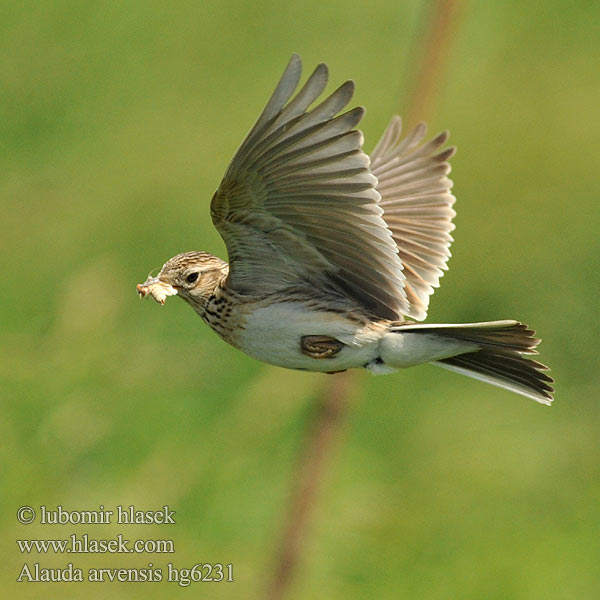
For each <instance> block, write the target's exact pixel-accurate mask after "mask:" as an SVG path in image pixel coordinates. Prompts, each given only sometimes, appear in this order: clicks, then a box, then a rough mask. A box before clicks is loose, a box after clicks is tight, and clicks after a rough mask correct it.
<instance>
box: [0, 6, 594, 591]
mask: <svg viewBox="0 0 600 600" xmlns="http://www.w3.org/2000/svg"><path fill="white" fill-rule="evenodd" d="M428 7H429V4H428V3H423V2H416V1H411V2H401V3H399V2H397V1H395V0H373V1H372V2H370V3H368V5H367V4H363V3H348V2H338V1H335V2H326V3H324V2H321V1H319V2H317V1H314V0H313V1H308V2H300V3H287V2H283V3H282V2H275V1H269V0H258V1H256V2H253V3H243V2H232V1H222V2H219V3H217V2H201V3H199V2H175V3H170V2H169V3H167V2H156V1H154V2H149V1H143V2H142V1H139V0H138V1H130V2H122V3H117V2H74V1H72V0H71V1H67V0H64V1H56V2H15V1H9V2H5V3H3V4H2V7H1V8H0V32H1V35H0V48H1V52H0V90H1V92H0V173H1V175H0V198H1V200H0V201H1V206H2V212H1V214H2V218H1V220H0V227H1V237H0V244H1V245H2V256H3V260H2V264H3V274H2V275H3V277H2V279H3V284H2V301H1V304H0V306H1V311H2V315H1V328H2V339H1V351H2V362H1V379H2V381H1V389H2V392H1V394H2V403H1V405H0V460H1V463H2V464H1V484H0V485H1V495H0V508H1V522H0V532H1V536H0V537H1V542H0V544H1V553H2V558H3V560H2V567H1V569H2V571H3V573H2V575H3V583H2V589H3V594H6V597H7V598H8V597H11V598H13V597H14V598H50V597H56V598H58V597H60V598H81V597H84V596H85V597H86V598H92V599H95V598H106V597H109V596H110V597H111V598H177V597H180V596H181V597H183V596H184V595H186V594H187V597H191V596H190V594H194V595H195V596H198V597H206V598H216V599H220V598H246V597H260V595H261V593H262V592H263V590H264V588H265V585H266V583H267V582H268V580H269V577H270V574H271V571H272V567H273V562H274V553H275V548H276V543H277V541H278V539H279V535H280V530H281V527H282V524H283V522H284V519H285V514H286V506H287V505H286V501H287V499H288V494H289V489H290V483H291V479H292V475H293V472H294V465H295V459H296V457H297V454H298V450H299V448H300V447H301V443H302V436H303V432H304V427H305V425H306V423H307V420H308V419H309V418H310V416H311V414H312V410H313V408H312V407H313V403H314V400H315V397H316V395H317V394H318V391H319V389H320V388H321V387H322V386H323V383H324V379H325V378H324V377H323V376H322V375H316V374H314V375H313V374H305V373H297V372H291V371H284V370H281V369H277V368H275V367H270V366H267V365H263V364H259V363H257V362H256V361H254V360H252V359H250V358H248V357H246V356H244V355H243V354H241V353H240V352H238V351H236V350H234V349H233V348H230V347H228V346H227V345H226V344H225V343H224V342H222V341H221V340H220V339H218V338H217V336H215V335H214V334H213V333H212V332H211V331H209V330H208V328H206V327H205V326H204V325H203V323H202V322H201V321H200V319H198V318H197V317H195V315H193V313H192V312H191V311H190V309H189V308H188V307H186V306H185V305H184V303H182V302H179V301H177V300H170V301H169V302H167V304H166V306H165V307H164V308H160V307H159V306H157V305H156V304H154V303H153V302H144V303H141V302H140V301H139V300H138V298H137V296H136V294H135V284H136V283H137V282H139V281H142V280H143V279H144V278H145V277H146V274H147V273H148V271H150V269H153V268H156V267H160V266H161V264H162V263H163V262H164V261H165V260H166V259H167V258H169V257H171V256H172V255H174V254H176V253H178V252H181V251H186V250H191V249H198V250H200V249H202V250H207V251H210V252H213V253H215V254H217V255H220V256H223V257H224V248H223V244H222V242H221V240H220V238H219V236H218V234H217V233H216V232H215V230H214V229H213V227H212V224H211V221H210V218H209V214H208V204H209V200H210V197H211V195H212V193H213V191H214V189H215V188H216V186H217V185H218V183H219V181H220V177H221V175H222V174H223V171H224V168H225V166H226V165H227V162H228V161H229V159H230V157H231V156H232V153H233V152H234V150H235V149H236V147H237V145H238V144H239V143H240V141H241V139H242V137H243V135H244V134H245V133H246V131H247V130H248V129H249V127H250V125H251V124H252V123H253V121H254V119H255V118H256V116H257V115H258V112H259V111H260V109H261V108H262V106H263V104H264V102H265V101H266V99H267V97H268V95H269V93H270V92H271V90H272V88H273V86H274V84H275V82H276V81H277V79H278V77H279V75H280V73H281V71H282V70H283V68H284V66H285V64H286V62H287V60H288V59H289V56H290V55H291V53H292V52H298V53H300V54H301V56H302V58H303V60H304V64H305V68H306V70H307V71H308V70H309V69H312V67H314V65H315V64H316V63H317V62H319V61H323V60H324V61H326V62H328V63H329V66H330V68H331V72H332V82H331V85H330V89H333V87H334V86H337V85H338V84H339V83H341V82H342V81H343V80H344V79H346V78H350V77H351V78H353V79H355V81H356V82H357V93H356V103H360V104H364V105H365V106H367V108H368V114H367V116H366V118H365V120H364V122H363V126H362V128H363V130H364V132H365V137H366V140H367V142H366V149H367V150H370V149H371V148H372V146H373V144H374V142H375V141H376V139H377V137H378V135H379V134H380V132H381V131H382V129H383V128H384V126H385V125H386V123H387V121H388V119H389V117H390V116H391V114H392V113H394V112H398V111H400V112H402V111H404V110H405V108H406V101H407V98H408V97H410V94H411V91H412V90H411V88H410V85H411V83H412V82H413V81H414V75H411V73H413V71H414V63H415V61H416V60H417V57H418V53H419V47H420V44H421V39H420V38H421V36H422V32H423V23H424V21H425V20H426V18H427V9H428ZM599 19H600V7H599V5H598V4H597V3H594V2H578V3H570V2H558V1H547V2H544V3H537V2H530V3H523V2H517V1H512V2H471V3H469V4H466V5H465V7H464V9H463V10H462V11H461V15H460V22H459V26H458V29H457V31H456V34H455V38H454V40H453V43H452V45H451V48H450V54H449V58H448V63H447V68H446V72H445V74H444V78H443V80H442V81H440V84H439V96H438V99H437V102H436V106H435V111H434V113H433V114H432V115H429V116H428V117H429V121H430V130H431V131H432V132H437V131H438V130H441V129H444V128H448V129H450V131H451V132H452V142H453V143H455V144H457V145H458V147H459V152H458V154H457V156H456V158H455V159H454V160H453V166H454V170H453V179H454V181H455V193H456V195H457V198H458V202H457V211H458V217H457V218H456V224H457V230H456V232H455V239H456V242H455V244H454V246H453V258H452V259H451V261H450V271H449V272H448V274H447V275H446V276H445V277H444V279H443V280H442V287H441V289H439V290H438V291H437V292H436V294H435V295H434V296H433V298H432V303H431V311H430V317H429V321H431V322H436V321H437V322H460V321H478V320H485V319H498V318H518V319H521V320H523V321H524V322H526V323H529V324H531V325H533V326H534V327H535V328H536V329H537V331H538V333H540V335H541V336H542V337H543V339H544V343H543V345H542V357H541V359H542V360H543V361H544V362H547V363H548V364H550V365H551V366H552V367H553V375H554V376H555V377H556V378H557V380H558V384H557V394H556V402H555V405H554V407H553V408H550V409H548V408H546V407H543V406H540V405H537V404H536V403H534V402H532V401H530V400H527V399H525V398H522V397H520V396H517V395H513V394H510V393H508V392H505V391H502V390H498V389H495V388H491V387H489V386H485V385H484V384H481V383H478V382H475V381H473V380H469V379H466V378H464V377H460V376H458V375H454V374H451V373H448V372H445V371H442V370H441V369H437V368H435V367H432V366H424V367H419V368H416V369H412V370H409V371H407V372H403V373H399V374H396V375H393V376H388V377H380V378H374V377H370V376H369V375H368V374H366V373H364V374H363V373H359V374H357V377H356V378H355V380H354V383H355V385H356V390H355V392H354V394H353V408H352V410H351V413H350V415H349V419H348V421H347V423H346V424H345V427H344V428H343V431H342V434H341V438H340V439H339V440H338V443H337V444H336V446H335V453H334V455H333V456H331V462H330V468H329V471H328V474H327V478H326V481H325V482H324V487H323V489H322V491H321V495H320V498H319V503H318V506H317V508H316V511H315V514H314V518H313V519H312V520H311V524H310V531H309V538H308V541H307V544H306V547H305V553H304V555H303V558H302V561H301V563H300V566H299V571H298V576H297V578H296V580H295V583H294V585H293V587H292V589H291V590H290V592H291V593H290V595H289V598H291V599H296V600H297V599H300V598H302V599H304V598H311V600H320V599H323V600H335V599H338V598H344V599H345V600H349V599H355V598H356V599H362V598H390V599H392V598H424V599H442V598H444V599H445V598H473V599H476V598H494V599H495V598H498V599H527V600H532V599H542V598H543V599H545V600H548V599H563V598H564V599H572V598H581V599H588V598H589V599H592V598H598V597H600V568H599V566H598V565H599V559H600V447H599V431H600V411H599V396H600V393H599V392H600V388H599V386H598V344H597V336H598V316H597V315H598V313H597V310H598V288H599V282H600V275H599V260H598V259H599V256H600V252H599V251H600V245H599V243H598V231H599V227H600V219H599V218H598V200H599V197H600V184H599V179H598V140H599V139H600V126H599V122H600V120H599V118H598V107H599V105H600V93H599V92H600V79H599V78H598V63H597V60H594V59H593V57H594V56H595V57H597V56H598V47H599V44H598V28H597V23H598V21H599ZM22 504H28V505H32V506H34V507H39V506H40V505H42V504H44V505H47V506H49V507H52V506H56V505H58V504H61V505H62V506H64V507H65V508H69V509H94V508H96V509H97V508H98V506H99V505H100V504H102V505H104V506H105V507H106V508H114V507H115V506H116V505H117V504H124V505H127V506H128V505H130V504H134V505H136V507H138V508H143V509H152V508H160V507H162V506H163V505H164V504H169V505H170V507H171V508H172V509H175V510H176V511H177V513H176V519H177V525H175V526H168V527H167V526H165V527H159V526H155V527H151V526H137V527H127V528H124V527H123V526H118V525H115V526H107V527H101V526H97V527H73V526H46V527H43V526H39V525H35V524H34V525H29V526H24V525H19V524H18V523H17V521H16V517H15V513H16V510H17V508H18V506H20V505H22ZM72 532H78V533H88V534H90V536H95V537H112V536H114V535H116V534H117V533H123V534H125V536H126V537H128V538H130V539H136V538H151V539H157V538H171V539H173V540H174V541H175V549H176V553H175V554H174V555H143V554H141V555H134V556H124V555H109V556H106V555H103V556H99V555H75V556H74V557H73V556H68V555H63V556H60V555H59V556H51V555H50V554H48V555H42V556H38V555H35V554H34V555H31V556H29V557H27V556H24V555H21V554H20V553H19V552H18V550H17V548H16V545H15V540H16V539H20V538H32V537H33V538H36V537H40V538H61V537H67V535H68V534H70V533H72ZM25 562H28V563H29V564H33V563H35V562H40V563H41V565H42V566H47V567H49V566H64V565H65V564H66V563H68V562H73V563H74V565H75V566H79V567H82V568H89V567H107V566H108V567H138V568H139V567H145V566H147V564H148V562H152V563H154V565H155V566H159V567H163V568H165V566H166V564H167V563H168V562H172V563H173V564H174V565H175V566H176V567H179V568H181V567H191V566H193V565H194V564H195V563H197V562H223V563H233V564H234V566H235V577H236V582H235V583H220V584H214V583H213V584H206V583H204V584H195V585H193V586H192V587H190V588H187V589H183V588H180V587H178V586H177V584H175V583H151V584H150V583H147V584H135V583H129V584H127V583H104V584H88V583H84V584H76V583H72V584H42V583H37V584H33V583H20V584H17V583H15V579H16V577H17V575H18V573H19V571H20V569H21V567H22V565H23V563H25Z"/></svg>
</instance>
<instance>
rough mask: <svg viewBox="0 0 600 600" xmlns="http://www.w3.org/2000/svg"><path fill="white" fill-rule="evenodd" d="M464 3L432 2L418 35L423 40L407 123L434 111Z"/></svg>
mask: <svg viewBox="0 0 600 600" xmlns="http://www.w3.org/2000/svg"><path fill="white" fill-rule="evenodd" d="M464 6H465V2H464V0H435V1H433V2H431V5H430V7H429V10H428V14H427V15H426V17H425V20H424V23H423V31H422V34H421V35H420V36H418V37H419V39H422V40H423V41H422V45H421V48H420V50H418V51H417V53H416V55H417V57H420V58H418V59H417V60H416V61H415V67H414V71H413V74H412V76H411V77H410V78H409V82H408V83H409V85H410V89H411V90H412V92H411V93H410V95H409V98H408V101H407V107H406V112H405V121H406V123H407V124H408V125H414V124H416V122H417V121H419V120H421V119H424V118H428V117H429V116H430V115H431V114H432V111H433V107H434V106H435V101H436V99H437V97H438V95H439V92H440V87H441V84H442V82H443V80H444V73H445V71H446V69H447V65H448V58H449V55H450V48H451V46H452V42H453V40H454V39H455V37H456V31H457V28H458V24H459V20H460V16H461V14H462V12H463V10H464Z"/></svg>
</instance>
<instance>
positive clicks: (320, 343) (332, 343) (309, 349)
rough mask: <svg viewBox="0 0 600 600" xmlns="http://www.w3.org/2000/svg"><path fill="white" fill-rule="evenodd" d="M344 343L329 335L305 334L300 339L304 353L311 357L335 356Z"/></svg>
mask: <svg viewBox="0 0 600 600" xmlns="http://www.w3.org/2000/svg"><path fill="white" fill-rule="evenodd" d="M343 347H344V344H342V342H340V341H339V340H336V339H335V338H332V337H329V336H327V335H304V336H302V339H301V340H300V350H301V351H302V354H306V356H310V357H311V358H333V357H334V356H335V355H336V354H337V353H338V352H339V351H340V350H341V349H342V348H343Z"/></svg>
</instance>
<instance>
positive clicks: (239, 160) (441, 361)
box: [137, 55, 554, 404]
mask: <svg viewBox="0 0 600 600" xmlns="http://www.w3.org/2000/svg"><path fill="white" fill-rule="evenodd" d="M301 71H302V63H301V61H300V58H299V56H297V55H293V56H292V58H291V60H290V62H289V64H288V65H287V68H286V69H285V71H284V73H283V75H282V77H281V79H280V81H279V83H278V84H277V87H276V88H275V91H274V92H273V95H272V96H271V98H270V100H269V101H268V102H267V105H266V107H265V108H264V110H263V111H262V113H261V115H260V116H259V118H258V120H257V121H256V123H255V125H254V127H252V129H251V130H250V132H249V133H248V135H247V136H246V138H245V140H244V141H243V142H242V144H241V146H240V147H239V149H238V150H237V152H236V154H235V156H234V157H233V160H232V161H231V163H230V164H229V166H228V167H227V171H226V172H225V176H224V177H223V180H222V181H221V184H220V185H219V188H218V189H217V191H216V192H215V194H214V196H213V198H212V202H211V206H210V214H211V217H212V221H213V223H214V225H215V227H216V228H217V230H218V231H219V233H220V234H221V236H222V237H223V239H224V241H225V245H226V246H227V253H228V257H229V263H226V262H225V261H223V260H221V259H220V258H217V257H216V256H213V255H212V254H208V253H206V252H197V251H193V252H184V253H183V254H178V255H177V256H174V257H173V258H171V259H170V260H168V261H167V262H166V263H165V264H164V265H163V267H162V269H161V271H160V273H159V274H158V275H157V276H156V277H148V279H147V280H146V281H145V282H144V283H141V284H138V286H137V291H138V293H139V294H140V296H142V297H144V296H147V295H150V296H152V297H153V298H154V299H155V300H156V301H157V302H160V303H161V304H164V302H165V299H166V298H167V297H168V296H173V295H178V296H180V297H181V298H183V300H185V301H186V302H187V303H188V304H189V305H190V306H191V307H192V308H193V309H194V310H195V311H196V312H197V313H198V314H199V315H200V316H201V317H202V319H203V320H204V321H205V322H206V323H207V324H208V325H209V326H210V327H211V328H212V329H213V330H214V331H216V333H217V334H218V335H219V336H221V337H222V338H223V339H224V340H225V341H227V342H229V343H230V344H231V345H233V346H234V347H236V348H238V349H240V350H242V351H243V352H245V353H246V354H249V355H250V356H252V357H254V358H256V359H258V360H261V361H264V362H266V363H270V364H273V365H277V366H280V367H287V368H290V369H301V370H306V371H319V372H324V373H337V372H341V371H345V370H347V369H351V368H365V369H367V370H368V371H370V372H371V373H374V374H380V373H381V374H384V373H390V372H393V371H395V370H396V369H398V368H403V367H411V366H414V365H418V364H422V363H433V364H435V365H438V366H440V367H444V368H446V369H449V370H451V371H455V372H458V373H461V374H463V375H467V376H469V377H473V378H475V379H479V380H481V381H484V382H487V383H490V384H492V385H496V386H499V387H501V388H505V389H507V390H510V391H513V392H516V393H518V394H522V395H523V396H527V397H529V398H532V399H534V400H536V401H538V402H540V403H542V404H550V403H551V402H552V393H553V391H554V390H553V388H552V386H551V384H552V382H553V379H552V378H551V377H550V376H549V375H547V374H546V372H545V371H547V370H548V368H547V367H546V366H545V365H543V364H541V363H540V362H537V361H535V360H532V359H528V358H526V357H525V356H526V355H532V354H537V351H536V350H535V348H536V346H537V345H538V344H539V342H540V340H539V339H537V338H535V337H534V335H535V332H534V331H532V330H531V329H529V328H528V327H527V326H526V325H523V324H522V323H520V322H518V321H513V320H503V321H490V322H484V323H465V324H454V325H452V324H443V325H434V324H423V323H417V322H415V321H422V320H424V319H425V317H426V315H427V308H428V304H429V297H430V295H431V294H432V293H433V291H434V288H436V287H438V285H439V280H440V277H442V275H443V273H444V270H445V269H446V268H447V267H446V263H447V261H448V258H449V257H450V252H449V247H450V244H451V242H452V237H451V235H450V232H451V231H452V230H453V229H454V225H453V224H452V219H453V217H454V215H455V212H454V210H453V208H452V205H453V203H454V201H455V198H454V196H453V195H452V194H451V192H450V190H451V187H452V182H451V180H450V179H449V178H448V174H449V172H450V165H449V163H448V161H449V159H450V158H451V157H452V155H453V154H454V150H455V149H454V148H445V149H442V147H443V146H444V145H445V143H446V140H447V138H448V134H447V132H444V133H442V134H440V135H438V136H437V137H434V138H433V139H431V140H429V141H427V142H424V138H425V125H424V124H422V123H421V124H419V125H417V127H416V128H415V129H413V130H412V131H411V132H410V133H408V134H407V135H406V136H402V133H401V120H400V118H399V117H394V118H393V119H392V121H391V123H390V124H389V126H388V128H387V129H386V130H385V132H384V134H383V136H382V137H381V139H380V140H379V142H378V144H377V145H376V147H375V149H374V150H373V152H372V154H371V156H370V157H369V156H367V154H365V153H364V152H363V150H362V145H363V135H362V133H361V132H360V131H359V130H358V129H356V127H357V125H358V124H359V122H360V120H361V118H362V117H363V115H364V112H365V110H364V108H362V107H356V108H352V109H351V110H347V111H346V112H343V111H344V107H346V105H347V104H348V103H349V102H350V100H351V98H352V95H353V91H354V83H353V82H352V81H346V82H345V83H343V84H342V85H341V86H340V87H339V88H337V89H336V90H335V91H334V92H333V93H332V94H331V95H329V96H327V97H325V99H323V100H322V101H320V102H318V103H317V104H316V105H314V106H312V105H313V104H314V103H315V102H316V101H317V100H318V99H319V97H320V96H321V94H322V93H323V90H324V89H325V86H326V84H327V79H328V69H327V66H326V65H325V64H320V65H318V66H317V68H316V69H315V70H314V71H313V73H312V74H311V75H310V77H309V78H308V79H307V81H306V83H304V85H303V86H302V87H301V88H300V90H299V91H297V92H296V90H297V88H298V84H299V81H300V77H301ZM340 113H341V114H340Z"/></svg>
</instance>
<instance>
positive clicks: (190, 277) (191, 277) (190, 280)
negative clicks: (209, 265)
mask: <svg viewBox="0 0 600 600" xmlns="http://www.w3.org/2000/svg"><path fill="white" fill-rule="evenodd" d="M197 279H198V271H195V272H194V273H190V274H189V275H187V276H186V278H185V280H186V281H187V282H188V283H194V281H196V280H197Z"/></svg>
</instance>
